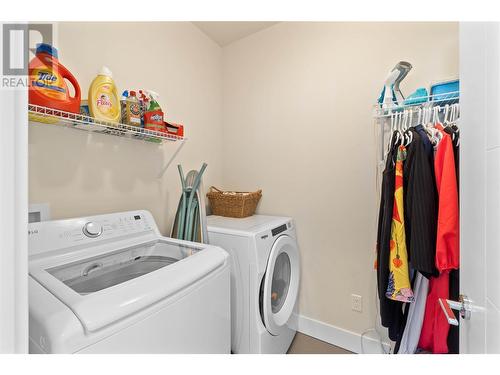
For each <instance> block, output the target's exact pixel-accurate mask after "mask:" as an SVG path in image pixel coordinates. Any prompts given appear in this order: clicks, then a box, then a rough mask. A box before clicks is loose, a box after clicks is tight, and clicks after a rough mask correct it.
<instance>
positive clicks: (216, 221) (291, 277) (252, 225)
mask: <svg viewBox="0 0 500 375" xmlns="http://www.w3.org/2000/svg"><path fill="white" fill-rule="evenodd" d="M207 223H208V238H209V243H210V244H211V245H216V246H220V247H222V248H223V249H225V250H226V251H227V252H228V253H229V255H230V268H231V349H232V352H233V353H286V352H287V350H288V348H289V347H290V344H291V342H292V340H293V338H294V336H295V332H296V327H297V324H296V307H297V298H298V290H299V281H300V257H299V249H298V245H297V239H296V234H295V226H294V223H293V220H292V219H290V218H287V217H274V216H264V215H254V216H250V217H247V218H243V219H235V218H227V217H221V216H209V217H208V220H207Z"/></svg>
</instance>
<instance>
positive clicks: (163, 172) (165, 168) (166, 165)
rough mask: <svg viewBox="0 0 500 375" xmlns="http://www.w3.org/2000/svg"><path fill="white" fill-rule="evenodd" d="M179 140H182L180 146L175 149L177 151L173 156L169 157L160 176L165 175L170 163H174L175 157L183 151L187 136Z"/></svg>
mask: <svg viewBox="0 0 500 375" xmlns="http://www.w3.org/2000/svg"><path fill="white" fill-rule="evenodd" d="M179 142H180V144H179V147H177V150H175V152H174V153H173V154H172V156H171V157H170V159H168V161H167V164H165V166H164V167H163V168H162V169H161V171H160V173H159V174H158V178H162V177H163V175H164V174H165V172H166V171H167V169H168V167H170V164H172V162H173V161H174V159H175V157H176V156H177V155H178V154H179V152H180V151H181V149H182V147H183V146H184V143H186V138H184V139H182V140H180V141H179Z"/></svg>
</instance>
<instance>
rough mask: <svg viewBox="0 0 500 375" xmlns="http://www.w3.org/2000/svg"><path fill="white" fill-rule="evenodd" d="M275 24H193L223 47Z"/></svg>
mask: <svg viewBox="0 0 500 375" xmlns="http://www.w3.org/2000/svg"><path fill="white" fill-rule="evenodd" d="M276 23H277V22H253V21H252V22H245V21H240V22H219V21H216V22H214V21H212V22H193V24H194V25H195V26H197V27H198V28H199V29H200V30H201V31H203V32H204V33H205V34H206V35H207V36H208V37H209V38H211V39H212V40H213V41H214V42H216V43H217V44H218V45H219V46H221V47H224V46H227V45H228V44H230V43H232V42H235V41H237V40H239V39H242V38H245V37H246V36H249V35H251V34H253V33H256V32H257V31H260V30H263V29H266V28H268V27H270V26H272V25H274V24H276Z"/></svg>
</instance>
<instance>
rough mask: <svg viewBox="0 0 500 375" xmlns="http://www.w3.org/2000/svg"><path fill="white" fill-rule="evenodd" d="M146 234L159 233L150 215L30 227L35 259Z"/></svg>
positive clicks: (126, 214) (112, 216) (102, 217)
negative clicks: (101, 242)
mask: <svg viewBox="0 0 500 375" xmlns="http://www.w3.org/2000/svg"><path fill="white" fill-rule="evenodd" d="M147 233H158V228H157V227H156V223H155V221H154V219H153V217H152V216H151V214H150V213H149V212H147V211H129V212H120V213H115V214H108V215H98V216H89V217H82V218H75V219H67V220H54V221H45V222H43V221H42V222H37V223H30V224H29V225H28V249H29V253H30V255H32V254H38V253H43V252H46V251H52V250H58V249H62V248H65V247H66V248H67V247H72V246H76V245H80V244H89V245H90V244H94V243H96V242H99V241H104V240H110V239H113V240H119V239H120V238H121V237H129V236H133V235H142V234H147Z"/></svg>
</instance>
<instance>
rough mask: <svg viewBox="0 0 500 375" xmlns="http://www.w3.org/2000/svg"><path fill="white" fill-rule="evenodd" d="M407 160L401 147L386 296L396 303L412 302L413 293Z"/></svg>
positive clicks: (403, 147)
mask: <svg viewBox="0 0 500 375" xmlns="http://www.w3.org/2000/svg"><path fill="white" fill-rule="evenodd" d="M405 158H406V148H405V146H403V145H400V146H399V147H398V150H397V156H396V166H395V186H394V204H393V212H392V224H391V240H390V241H389V249H390V252H389V282H388V285H387V291H386V293H385V295H386V297H387V298H389V299H392V300H395V301H401V302H412V301H413V291H412V290H411V285H410V275H409V266H408V253H407V250H406V236H405V222H404V205H403V161H404V160H405Z"/></svg>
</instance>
